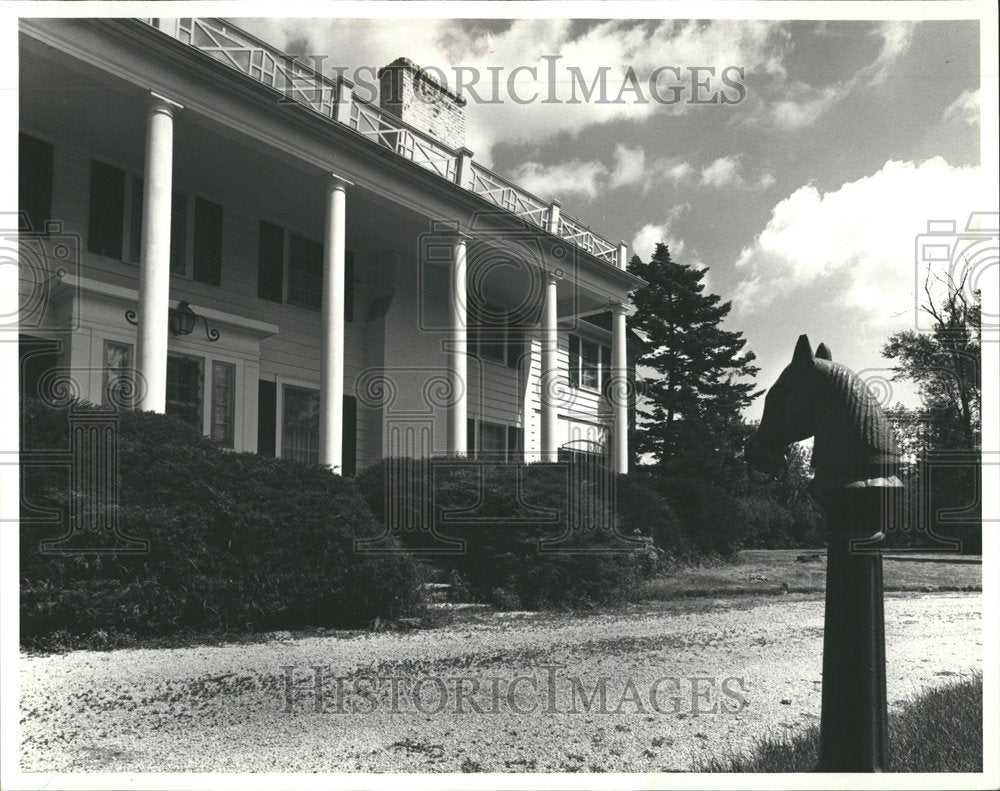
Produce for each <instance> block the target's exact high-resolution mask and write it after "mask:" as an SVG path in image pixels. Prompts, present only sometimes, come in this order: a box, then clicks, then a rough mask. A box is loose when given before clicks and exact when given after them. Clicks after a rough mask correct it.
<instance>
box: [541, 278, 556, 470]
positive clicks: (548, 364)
mask: <svg viewBox="0 0 1000 791" xmlns="http://www.w3.org/2000/svg"><path fill="white" fill-rule="evenodd" d="M558 282H559V279H558V278H557V277H556V276H555V275H553V274H549V275H548V279H547V281H546V284H545V305H544V307H543V309H542V370H541V377H540V383H539V384H540V387H539V389H540V390H541V396H542V398H541V401H542V423H541V434H542V436H541V440H542V447H541V452H542V461H557V460H558V458H559V436H558V426H559V414H558V411H557V408H558V404H559V397H558V395H559V331H558V325H557V322H558V310H557V291H556V289H557V285H558Z"/></svg>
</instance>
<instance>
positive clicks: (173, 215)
mask: <svg viewBox="0 0 1000 791" xmlns="http://www.w3.org/2000/svg"><path fill="white" fill-rule="evenodd" d="M187 206H188V202H187V193H184V192H175V193H174V194H173V196H172V197H171V199H170V271H171V272H174V273H176V274H178V275H186V274H187V224H188V216H187Z"/></svg>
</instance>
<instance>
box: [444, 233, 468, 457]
mask: <svg viewBox="0 0 1000 791" xmlns="http://www.w3.org/2000/svg"><path fill="white" fill-rule="evenodd" d="M466 253H467V250H466V239H465V237H462V236H459V237H458V238H456V239H455V251H454V258H453V259H452V263H451V278H450V293H449V295H448V322H449V328H450V337H449V339H448V340H449V348H448V374H449V376H451V392H452V400H451V408H450V409H449V410H448V453H450V454H463V455H464V454H466V453H468V452H469V436H468V433H469V432H468V422H467V421H468V414H469V411H468V410H469V406H468V400H467V392H468V391H467V387H466V386H467V384H468V371H469V360H468V355H467V353H468V346H469V341H468V327H469V315H468V292H467V287H468V284H467V267H468V264H467V262H466Z"/></svg>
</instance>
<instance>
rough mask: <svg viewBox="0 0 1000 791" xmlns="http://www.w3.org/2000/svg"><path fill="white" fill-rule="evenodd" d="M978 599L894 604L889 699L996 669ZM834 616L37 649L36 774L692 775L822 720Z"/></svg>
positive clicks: (750, 608)
mask: <svg viewBox="0 0 1000 791" xmlns="http://www.w3.org/2000/svg"><path fill="white" fill-rule="evenodd" d="M980 611H981V598H980V595H979V594H967V593H966V594H962V593H955V594H901V595H888V596H887V597H886V638H887V650H888V689H889V701H890V706H892V705H895V704H898V703H899V702H900V701H902V700H905V699H906V698H909V697H912V696H913V695H914V694H916V693H918V692H919V691H920V690H921V689H923V688H925V687H930V686H934V685H938V684H944V683H947V682H949V681H951V680H954V679H955V678H956V677H957V676H959V675H963V674H967V673H969V672H971V671H973V670H979V669H981V655H982V643H981V639H982V637H981V635H982V632H981V623H980ZM822 628H823V601H822V599H821V598H819V597H815V596H798V595H791V596H783V597H766V598H761V599H748V598H745V599H742V600H739V601H737V600H707V601H706V600H702V601H698V602H671V603H662V604H658V605H653V606H643V607H633V608H629V609H628V610H626V611H624V612H619V613H613V614H599V615H591V616H564V615H560V616H554V615H538V614H529V613H508V614H495V615H492V614H491V615H488V616H483V617H480V618H478V619H474V620H473V621H472V622H469V623H461V624H455V625H451V626H447V627H442V628H438V629H431V630H426V631H417V632H407V633H371V634H362V635H353V636H351V637H349V638H345V637H344V636H322V637H315V636H313V637H300V638H295V637H294V636H293V635H289V634H287V633H285V634H277V635H274V639H273V640H271V641H269V642H264V643H253V644H230V645H226V646H221V647H195V648H175V649H125V650H117V651H111V652H98V651H77V652H72V653H69V654H62V655H52V656H27V655H22V658H21V696H22V697H21V729H22V733H21V737H22V769H23V770H24V771H65V772H71V771H115V772H121V771H186V770H192V771H194V770H197V771H213V772H222V771H257V772H259V771H320V772H334V771H342V772H351V771H359V772H362V771H364V772H387V771H397V772H407V771H417V772H427V771H432V772H454V771H463V770H464V771H497V772H516V771H549V772H552V771H561V772H565V771H621V772H650V771H669V770H682V771H683V770H688V769H690V768H691V766H692V763H693V762H694V761H695V760H697V758H698V757H699V756H705V755H708V754H714V755H716V756H724V755H727V754H731V753H736V752H740V751H744V750H748V749H750V748H751V747H752V746H753V745H754V743H756V742H757V741H758V740H759V739H760V737H762V736H763V735H764V734H766V733H774V732H779V733H780V732H781V731H782V730H783V729H786V730H788V731H795V730H798V729H801V728H804V727H806V726H808V725H809V724H811V723H814V722H817V721H818V715H819V707H820V669H821V662H822V660H821V653H822ZM313 666H316V667H318V668H319V671H318V673H319V675H318V677H319V679H320V681H321V683H320V691H321V694H322V699H321V700H320V702H319V704H318V705H319V708H320V709H321V710H320V711H317V710H316V707H317V700H316V695H315V690H316V686H315V682H316V678H317V671H316V670H314V669H313ZM518 677H521V680H520V681H515V679H516V678H518ZM289 678H291V680H292V682H294V684H295V686H294V688H290V687H289V685H288V679H289ZM338 678H339V680H338ZM375 679H378V681H377V682H376V680H375ZM393 679H395V681H393ZM658 679H662V680H661V681H659V683H657V680H658ZM376 683H377V684H378V686H377V687H376ZM602 685H603V688H604V690H605V693H606V700H605V703H604V704H603V705H602V703H601V696H600V690H601V688H602ZM442 693H443V694H442ZM592 696H593V697H592ZM418 704H419V707H418ZM588 704H589V705H590V708H589V710H588V709H587V705H588ZM713 707H714V713H712V710H713Z"/></svg>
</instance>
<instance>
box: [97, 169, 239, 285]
mask: <svg viewBox="0 0 1000 791" xmlns="http://www.w3.org/2000/svg"><path fill="white" fill-rule="evenodd" d="M143 189H144V181H143V178H142V176H140V175H138V174H131V175H128V176H127V175H126V173H125V171H123V170H120V169H119V168H114V167H111V166H110V165H105V164H104V163H102V162H97V161H94V162H92V163H91V172H90V226H89V237H88V241H87V249H88V250H89V251H90V252H92V253H100V254H101V255H107V256H111V257H115V258H122V259H123V260H127V261H130V262H131V263H134V264H138V263H139V262H140V261H141V260H142V209H143V200H144V197H143ZM126 205H128V211H127V212H125V206H126ZM195 205H196V207H197V206H200V213H196V216H195V221H196V228H200V229H201V230H200V237H199V239H198V241H197V242H196V244H197V245H200V246H196V248H195V249H196V256H195V257H196V259H198V260H200V261H201V263H200V268H199V269H198V275H196V276H195V279H196V280H203V281H205V282H209V283H214V284H215V285H218V284H219V279H220V278H219V270H220V266H221V260H222V246H221V245H222V207H221V206H219V205H217V204H214V203H212V202H211V201H205V200H203V199H201V198H198V199H197V200H196V202H195ZM191 206H192V204H191V202H189V201H188V196H187V193H184V192H176V191H175V192H174V193H173V194H172V195H171V200H170V272H171V273H172V274H175V275H185V276H186V275H188V274H189V273H188V270H187V260H188V251H187V243H188V227H189V225H190V220H189V218H188V211H189V207H191ZM206 206H207V207H208V208H207V209H206V208H205V207H206ZM199 223H200V224H199ZM126 252H127V256H126V255H125V253H126Z"/></svg>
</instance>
